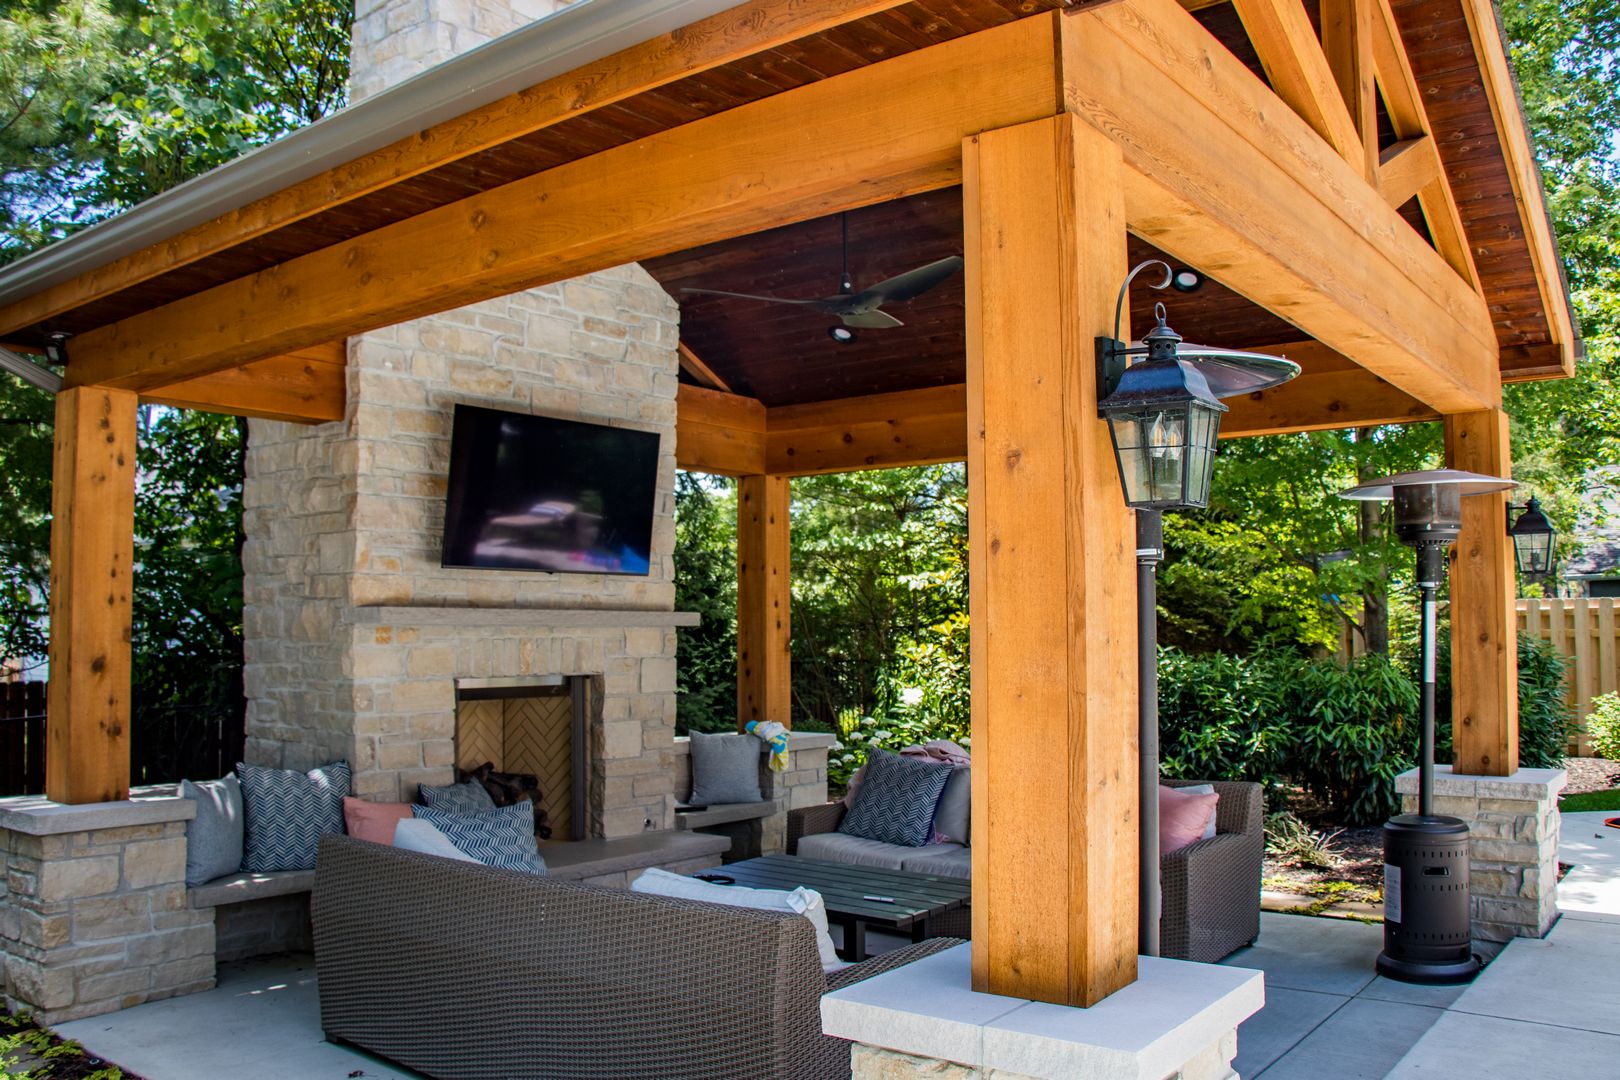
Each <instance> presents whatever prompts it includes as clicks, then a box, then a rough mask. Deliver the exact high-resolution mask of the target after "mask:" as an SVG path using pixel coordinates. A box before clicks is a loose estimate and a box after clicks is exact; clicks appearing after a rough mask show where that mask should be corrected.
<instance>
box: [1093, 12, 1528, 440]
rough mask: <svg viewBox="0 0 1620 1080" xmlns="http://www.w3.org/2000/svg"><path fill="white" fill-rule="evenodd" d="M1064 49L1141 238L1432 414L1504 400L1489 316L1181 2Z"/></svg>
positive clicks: (1122, 15) (1099, 18) (1124, 15)
mask: <svg viewBox="0 0 1620 1080" xmlns="http://www.w3.org/2000/svg"><path fill="white" fill-rule="evenodd" d="M1064 48H1065V62H1064V65H1063V67H1064V72H1063V73H1064V79H1065V83H1066V85H1067V86H1068V87H1069V88H1070V91H1071V98H1070V101H1071V108H1072V109H1073V110H1074V111H1076V112H1078V113H1080V114H1081V115H1084V116H1086V117H1087V118H1088V119H1089V120H1090V121H1091V122H1092V123H1093V124H1094V125H1096V126H1097V127H1099V128H1101V129H1102V130H1104V131H1107V132H1109V133H1110V134H1111V135H1112V136H1113V137H1114V139H1115V140H1116V141H1118V142H1119V143H1120V144H1121V145H1122V147H1123V148H1124V152H1125V159H1126V163H1127V164H1128V165H1129V166H1130V167H1131V168H1130V169H1129V170H1127V174H1126V177H1125V179H1126V184H1127V192H1126V207H1127V212H1128V213H1129V215H1130V227H1131V230H1132V231H1133V232H1135V233H1136V234H1137V235H1139V236H1142V237H1144V238H1145V239H1147V240H1149V241H1150V242H1152V243H1154V244H1155V245H1157V246H1158V247H1160V248H1161V249H1162V250H1164V251H1166V252H1168V253H1170V254H1172V255H1174V256H1175V257H1177V258H1179V259H1182V260H1184V261H1185V262H1187V263H1188V264H1190V265H1193V266H1197V267H1199V268H1200V269H1202V270H1204V271H1205V272H1207V273H1209V274H1210V275H1211V276H1213V277H1215V278H1216V279H1217V280H1219V281H1221V282H1222V284H1224V285H1226V286H1227V287H1229V288H1231V289H1234V290H1235V291H1237V292H1240V293H1242V294H1244V295H1245V296H1247V297H1248V298H1249V299H1251V300H1253V301H1255V302H1256V303H1259V304H1261V305H1262V306H1263V307H1266V308H1268V309H1269V310H1270V311H1272V312H1273V313H1274V314H1277V315H1279V316H1282V317H1283V318H1286V319H1288V320H1289V321H1290V322H1292V323H1293V324H1294V325H1296V326H1298V327H1300V328H1301V329H1302V330H1304V331H1305V332H1306V333H1308V334H1310V335H1311V336H1312V337H1315V338H1317V339H1318V340H1321V341H1323V342H1324V343H1326V344H1328V345H1330V346H1332V347H1333V348H1335V349H1337V350H1339V351H1340V352H1343V353H1345V354H1346V355H1348V356H1350V357H1352V358H1353V359H1355V360H1356V361H1357V362H1358V363H1360V364H1362V365H1363V366H1365V367H1367V368H1369V369H1370V370H1373V371H1374V372H1375V373H1376V374H1378V375H1380V376H1382V377H1384V378H1386V379H1387V380H1388V381H1390V382H1391V383H1394V384H1395V385H1396V386H1398V387H1400V388H1401V389H1402V390H1404V391H1405V392H1407V393H1410V394H1412V395H1414V396H1416V397H1418V398H1420V399H1422V400H1425V401H1426V402H1427V403H1428V404H1429V405H1431V406H1432V407H1435V408H1443V409H1448V410H1449V409H1464V408H1466V407H1469V405H1470V403H1478V402H1482V401H1484V402H1491V401H1494V400H1497V399H1499V396H1500V386H1499V381H1498V380H1499V374H1498V372H1497V370H1496V357H1497V342H1496V336H1495V329H1494V327H1493V326H1492V324H1491V321H1490V313H1489V311H1488V310H1487V309H1486V306H1485V303H1484V301H1483V300H1482V299H1481V298H1480V297H1479V296H1478V294H1476V293H1474V292H1473V291H1472V290H1471V289H1470V288H1469V287H1468V286H1467V285H1466V284H1465V283H1464V282H1463V281H1462V280H1461V279H1459V278H1458V277H1457V275H1456V274H1455V273H1454V272H1453V271H1452V270H1451V268H1450V267H1448V266H1447V265H1446V264H1445V263H1444V262H1443V261H1442V260H1441V259H1440V258H1439V257H1438V256H1437V255H1436V254H1435V252H1434V251H1433V249H1431V248H1430V247H1429V246H1428V245H1427V244H1425V243H1424V242H1423V241H1422V240H1421V239H1420V238H1419V237H1418V236H1417V235H1416V234H1415V233H1414V232H1413V231H1412V229H1411V227H1410V226H1409V225H1408V224H1407V223H1406V222H1405V221H1404V220H1403V219H1401V217H1400V216H1399V214H1398V213H1397V212H1396V211H1395V210H1394V209H1393V208H1392V207H1390V206H1389V205H1388V204H1387V203H1385V202H1384V200H1383V198H1382V196H1380V195H1379V194H1378V192H1377V191H1376V190H1375V189H1373V188H1372V187H1371V186H1370V185H1368V184H1367V183H1366V181H1365V180H1364V179H1362V178H1361V177H1360V175H1359V174H1358V173H1357V172H1356V171H1355V170H1353V169H1352V168H1351V167H1350V166H1349V165H1348V164H1347V163H1346V162H1345V161H1344V160H1343V159H1342V158H1340V157H1338V156H1337V155H1336V154H1333V153H1332V151H1331V148H1330V147H1328V146H1327V145H1326V144H1325V143H1324V142H1323V141H1322V140H1321V139H1320V138H1319V137H1318V136H1317V135H1316V134H1315V133H1314V132H1313V131H1311V130H1310V128H1309V127H1308V126H1307V125H1306V124H1305V123H1304V121H1302V120H1300V119H1299V118H1298V117H1297V116H1295V115H1294V114H1293V113H1292V112H1287V111H1281V112H1280V111H1279V110H1277V109H1275V108H1271V107H1269V105H1268V103H1269V102H1273V101H1275V97H1274V96H1273V95H1272V94H1271V93H1270V91H1269V90H1268V89H1267V88H1266V87H1265V85H1264V84H1263V83H1262V82H1260V80H1259V79H1257V78H1256V77H1255V76H1254V75H1253V74H1252V73H1251V72H1250V71H1248V69H1246V68H1244V67H1243V66H1242V64H1241V63H1240V62H1239V61H1238V60H1237V59H1236V58H1234V57H1233V56H1232V55H1231V54H1230V53H1228V52H1227V51H1226V50H1225V48H1224V47H1223V46H1221V45H1220V44H1219V43H1218V42H1216V41H1214V40H1213V39H1211V38H1210V37H1209V35H1208V34H1207V33H1205V32H1204V30H1203V29H1202V27H1200V26H1199V25H1198V24H1197V22H1196V21H1194V20H1193V19H1192V18H1191V17H1190V16H1188V15H1187V14H1186V13H1185V12H1184V11H1182V10H1181V9H1180V8H1179V7H1178V6H1177V5H1176V4H1175V3H1174V2H1173V0H1126V2H1124V3H1120V4H1115V5H1113V6H1110V7H1105V8H1101V9H1098V10H1096V11H1091V12H1083V13H1079V14H1076V15H1072V16H1066V17H1064ZM1141 86H1153V87H1154V93H1153V94H1151V95H1148V94H1141V93H1138V92H1136V91H1135V89H1134V88H1138V87H1141ZM1476 407H1477V406H1476Z"/></svg>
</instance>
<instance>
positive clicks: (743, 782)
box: [686, 731, 765, 806]
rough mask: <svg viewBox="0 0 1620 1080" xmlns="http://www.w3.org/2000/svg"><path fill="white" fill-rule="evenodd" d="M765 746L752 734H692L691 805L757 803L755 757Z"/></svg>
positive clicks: (757, 769)
mask: <svg viewBox="0 0 1620 1080" xmlns="http://www.w3.org/2000/svg"><path fill="white" fill-rule="evenodd" d="M764 748H765V744H764V743H762V742H760V741H759V740H758V739H756V738H754V737H753V736H752V735H741V734H738V735H705V734H704V733H703V732H701V731H694V732H692V797H691V798H690V799H688V800H686V801H687V802H688V803H690V804H691V805H693V806H716V805H719V804H721V803H748V802H759V801H760V799H761V796H760V793H759V755H760V752H761V751H763V750H764Z"/></svg>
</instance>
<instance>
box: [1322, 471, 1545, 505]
mask: <svg viewBox="0 0 1620 1080" xmlns="http://www.w3.org/2000/svg"><path fill="white" fill-rule="evenodd" d="M1425 486H1435V487H1454V488H1457V489H1458V490H1457V494H1459V495H1488V494H1490V493H1491V492H1493V491H1508V490H1510V489H1512V488H1515V487H1518V484H1517V483H1516V482H1515V481H1513V480H1509V479H1507V478H1506V477H1502V476H1486V475H1484V474H1483V473H1473V472H1465V471H1463V470H1462V469H1422V470H1419V471H1418V472H1403V473H1395V474H1394V475H1393V476H1384V477H1380V478H1379V479H1377V480H1369V481H1367V482H1366V483H1365V484H1361V485H1359V486H1357V487H1353V488H1350V489H1349V490H1348V491H1341V492H1339V498H1341V499H1359V500H1363V501H1367V500H1372V501H1383V500H1388V499H1393V498H1394V497H1395V489H1396V488H1407V487H1425Z"/></svg>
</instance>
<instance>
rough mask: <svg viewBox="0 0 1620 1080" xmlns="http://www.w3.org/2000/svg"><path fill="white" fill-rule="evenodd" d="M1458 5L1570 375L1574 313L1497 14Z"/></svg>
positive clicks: (1476, 0) (1466, 1) (1472, 2)
mask: <svg viewBox="0 0 1620 1080" xmlns="http://www.w3.org/2000/svg"><path fill="white" fill-rule="evenodd" d="M1462 9H1463V15H1464V17H1465V18H1466V19H1467V21H1468V33H1469V36H1470V37H1471V38H1472V39H1473V43H1474V54H1475V55H1476V56H1477V57H1478V58H1479V68H1480V81H1481V83H1482V84H1483V85H1484V88H1485V98H1486V100H1487V101H1489V102H1490V105H1491V116H1492V117H1493V119H1494V120H1495V124H1496V131H1497V138H1498V139H1500V141H1501V144H1502V155H1503V157H1504V158H1505V159H1506V163H1507V170H1508V176H1509V178H1510V179H1511V180H1512V182H1513V196H1514V201H1515V202H1516V203H1517V204H1518V208H1519V219H1520V220H1521V221H1522V222H1523V223H1524V228H1525V231H1526V234H1527V239H1528V241H1529V246H1530V258H1531V261H1532V262H1533V263H1534V264H1535V267H1536V280H1537V283H1538V284H1539V286H1540V290H1541V304H1542V308H1543V310H1544V311H1545V312H1546V314H1547V322H1548V326H1549V329H1550V331H1551V336H1552V340H1553V341H1555V342H1556V343H1557V344H1558V346H1559V349H1560V365H1559V366H1560V367H1562V368H1563V371H1564V373H1565V374H1566V375H1573V374H1575V340H1576V337H1575V324H1574V316H1573V314H1572V312H1571V310H1570V305H1569V296H1568V294H1567V293H1566V291H1565V288H1564V275H1563V270H1562V266H1561V264H1560V262H1559V259H1558V243H1557V241H1556V240H1555V239H1554V238H1553V234H1552V222H1551V221H1550V220H1548V217H1547V209H1546V206H1547V203H1546V198H1545V197H1544V195H1543V193H1542V188H1541V173H1540V171H1539V166H1538V165H1537V164H1536V155H1535V150H1534V148H1533V147H1531V145H1530V134H1529V130H1528V128H1527V127H1526V125H1525V121H1524V114H1523V112H1522V111H1521V110H1520V107H1519V93H1518V90H1517V89H1516V86H1515V83H1514V81H1513V73H1512V71H1511V70H1510V69H1509V68H1508V60H1507V53H1506V51H1505V50H1504V48H1503V46H1502V25H1501V21H1500V17H1499V15H1498V14H1497V10H1496V6H1495V4H1493V3H1492V0H1462Z"/></svg>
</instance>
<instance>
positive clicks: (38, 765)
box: [0, 682, 243, 796]
mask: <svg viewBox="0 0 1620 1080" xmlns="http://www.w3.org/2000/svg"><path fill="white" fill-rule="evenodd" d="M45 685H46V684H45V683H43V682H10V683H0V796H3V795H38V794H41V793H42V792H44V790H45V737H46V736H45ZM130 727H131V737H130V769H129V773H130V783H131V784H135V785H140V784H165V783H173V782H174V781H176V780H180V779H182V778H187V779H192V780H207V779H212V778H214V777H217V776H224V775H225V774H226V773H228V772H230V771H231V770H232V769H234V768H236V763H237V762H238V761H240V760H242V741H243V714H242V710H241V709H239V708H238V709H232V708H229V707H221V706H219V705H213V704H210V705H178V706H174V705H153V706H136V708H135V710H134V716H133V718H132V723H131V725H130Z"/></svg>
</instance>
